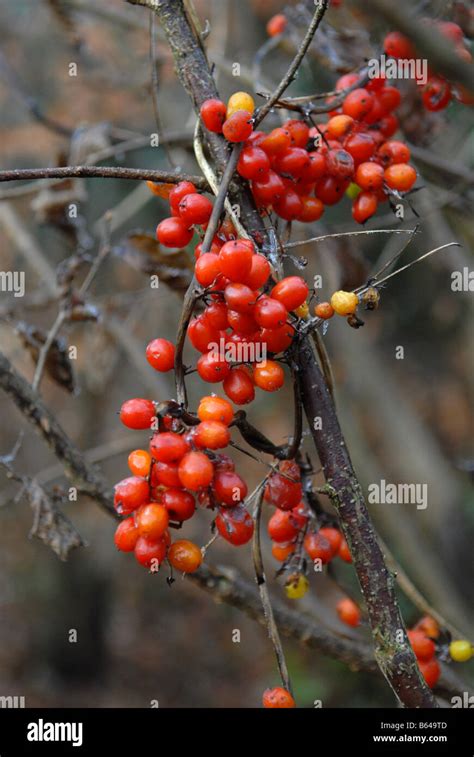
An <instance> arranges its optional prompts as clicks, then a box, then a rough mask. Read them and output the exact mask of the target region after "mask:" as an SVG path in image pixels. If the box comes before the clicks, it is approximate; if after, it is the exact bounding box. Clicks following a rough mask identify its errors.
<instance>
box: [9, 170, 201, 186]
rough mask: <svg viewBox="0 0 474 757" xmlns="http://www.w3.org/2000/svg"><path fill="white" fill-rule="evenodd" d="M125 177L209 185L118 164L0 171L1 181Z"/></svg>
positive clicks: (162, 182) (167, 173) (164, 172)
mask: <svg viewBox="0 0 474 757" xmlns="http://www.w3.org/2000/svg"><path fill="white" fill-rule="evenodd" d="M87 178H92V179H127V180H129V181H154V182H155V183H161V184H179V182H180V181H190V182H192V183H193V184H194V185H195V187H197V189H203V190H205V191H207V190H208V189H209V185H208V183H207V181H206V180H205V179H203V177H202V176H189V175H188V174H183V173H181V174H176V173H171V172H170V171H157V170H156V169H155V170H153V169H150V168H124V167H119V166H87V165H86V166H61V167H60V168H13V169H10V170H8V171H0V182H2V181H31V180H33V181H34V180H36V179H87Z"/></svg>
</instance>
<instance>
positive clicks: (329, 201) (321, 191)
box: [314, 176, 349, 205]
mask: <svg viewBox="0 0 474 757" xmlns="http://www.w3.org/2000/svg"><path fill="white" fill-rule="evenodd" d="M348 186H349V181H347V180H344V179H336V177H335V176H325V177H323V178H322V179H320V180H319V181H318V183H317V184H316V188H315V190H314V193H315V195H316V197H317V198H318V199H319V200H321V202H323V203H324V204H325V205H335V204H336V203H337V202H339V200H341V199H342V197H343V196H344V192H345V191H346V189H347V187H348Z"/></svg>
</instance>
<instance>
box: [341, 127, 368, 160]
mask: <svg viewBox="0 0 474 757" xmlns="http://www.w3.org/2000/svg"><path fill="white" fill-rule="evenodd" d="M375 148H376V144H375V140H374V138H373V137H372V136H371V135H370V134H367V133H365V132H359V133H358V134H351V135H350V136H349V137H348V138H347V139H346V140H345V142H344V149H345V150H347V152H348V153H350V154H351V155H352V157H353V159H354V164H355V165H358V164H359V163H363V162H364V161H366V160H369V158H371V157H372V155H373V154H374V152H375Z"/></svg>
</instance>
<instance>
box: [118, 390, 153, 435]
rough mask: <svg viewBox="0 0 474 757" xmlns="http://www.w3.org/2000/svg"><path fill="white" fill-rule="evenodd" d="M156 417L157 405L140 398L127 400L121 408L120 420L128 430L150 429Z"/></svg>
mask: <svg viewBox="0 0 474 757" xmlns="http://www.w3.org/2000/svg"><path fill="white" fill-rule="evenodd" d="M155 415H156V411H155V405H154V404H153V402H152V401H151V400H144V399H139V398H136V399H133V400H127V402H124V403H123V405H122V407H121V408H120V420H121V421H122V423H123V425H124V426H127V428H133V429H137V430H138V429H145V428H150V426H151V423H152V421H153V418H154V417H155Z"/></svg>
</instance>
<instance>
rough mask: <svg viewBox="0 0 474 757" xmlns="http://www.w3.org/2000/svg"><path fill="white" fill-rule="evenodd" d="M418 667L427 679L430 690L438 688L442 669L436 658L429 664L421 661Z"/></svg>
mask: <svg viewBox="0 0 474 757" xmlns="http://www.w3.org/2000/svg"><path fill="white" fill-rule="evenodd" d="M418 667H419V668H420V673H421V674H422V676H423V678H424V679H425V681H426V684H427V686H429V687H430V689H432V688H433V687H434V686H436V684H437V682H438V678H439V677H440V675H441V667H440V664H439V662H438V660H437V659H436V657H433V658H432V659H431V660H430V661H429V662H421V661H420V662H419V663H418Z"/></svg>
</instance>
